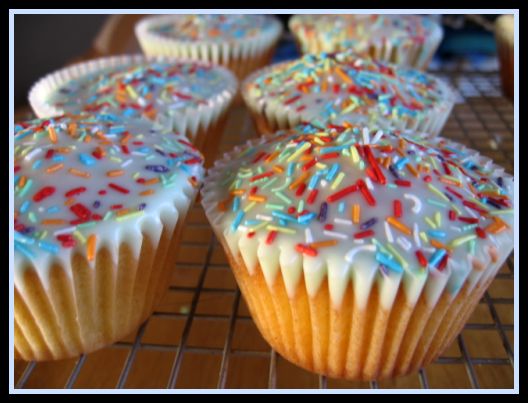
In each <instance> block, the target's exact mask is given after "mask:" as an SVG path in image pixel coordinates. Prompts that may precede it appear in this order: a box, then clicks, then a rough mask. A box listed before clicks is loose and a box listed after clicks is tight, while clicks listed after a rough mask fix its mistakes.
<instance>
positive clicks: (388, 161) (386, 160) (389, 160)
mask: <svg viewBox="0 0 528 403" xmlns="http://www.w3.org/2000/svg"><path fill="white" fill-rule="evenodd" d="M391 162H392V158H391V157H386V158H385V161H383V164H382V165H383V167H384V168H385V169H389V166H390V164H391Z"/></svg>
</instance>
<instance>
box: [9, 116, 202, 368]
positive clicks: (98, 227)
mask: <svg viewBox="0 0 528 403" xmlns="http://www.w3.org/2000/svg"><path fill="white" fill-rule="evenodd" d="M14 142H15V166H14V170H15V173H14V175H15V183H14V211H15V222H14V228H15V233H14V250H15V252H14V279H15V357H16V358H22V359H24V360H38V361H40V360H58V359H63V358H68V357H75V356H78V355H79V354H82V353H89V352H91V351H94V350H96V349H99V348H102V347H104V346H106V345H108V344H111V343H113V342H115V341H118V340H120V339H122V338H123V337H125V336H127V335H129V334H130V333H131V332H133V331H134V330H135V329H136V328H137V327H138V326H139V325H140V323H141V322H143V321H144V320H145V319H146V318H147V317H148V316H149V315H150V313H151V312H152V310H153V308H154V306H155V305H156V304H157V303H158V302H159V300H160V298H161V297H162V296H163V293H164V292H165V290H166V288H167V286H168V282H169V277H170V273H171V270H172V269H173V267H174V264H175V260H176V253H177V246H178V240H179V238H180V234H181V230H182V226H183V223H184V220H185V217H186V215H187V212H188V210H189V207H190V206H191V204H192V203H193V201H194V199H195V196H196V194H197V192H198V188H199V185H200V183H201V181H202V178H203V174H204V170H203V168H202V156H201V154H200V153H199V151H197V150H196V149H195V148H194V147H193V146H192V145H191V144H189V143H188V141H187V139H186V138H185V137H184V136H181V135H175V134H174V133H172V132H169V131H159V130H156V129H153V128H152V124H151V123H149V122H148V121H147V120H134V119H126V120H121V119H119V118H117V117H116V116H114V115H110V114H97V115H88V114H85V115H83V116H81V115H68V116H61V117H57V118H54V119H49V120H33V121H28V122H22V123H18V124H17V125H15V138H14Z"/></svg>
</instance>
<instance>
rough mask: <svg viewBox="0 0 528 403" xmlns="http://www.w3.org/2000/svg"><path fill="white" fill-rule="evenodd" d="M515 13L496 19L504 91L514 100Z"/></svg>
mask: <svg viewBox="0 0 528 403" xmlns="http://www.w3.org/2000/svg"><path fill="white" fill-rule="evenodd" d="M513 30H514V19H513V15H511V14H507V15H501V16H500V17H499V18H497V20H496V21H495V39H496V41H497V54H498V56H499V66H500V75H501V83H502V92H503V93H504V95H505V96H506V97H508V98H509V99H512V100H513V82H514V80H513V79H514V77H513V52H514V49H513V39H514V37H513V32H514V31H513Z"/></svg>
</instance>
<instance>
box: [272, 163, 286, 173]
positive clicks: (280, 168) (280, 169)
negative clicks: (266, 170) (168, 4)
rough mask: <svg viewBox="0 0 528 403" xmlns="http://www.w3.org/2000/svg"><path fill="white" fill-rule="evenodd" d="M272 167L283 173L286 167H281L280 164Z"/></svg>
mask: <svg viewBox="0 0 528 403" xmlns="http://www.w3.org/2000/svg"><path fill="white" fill-rule="evenodd" d="M271 169H273V170H274V171H275V172H277V173H278V174H281V173H283V172H284V168H283V167H281V166H280V165H273V167H272V168H271Z"/></svg>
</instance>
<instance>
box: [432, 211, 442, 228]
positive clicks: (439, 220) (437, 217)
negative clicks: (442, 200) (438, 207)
mask: <svg viewBox="0 0 528 403" xmlns="http://www.w3.org/2000/svg"><path fill="white" fill-rule="evenodd" d="M434 218H435V221H436V225H437V226H438V227H441V226H442V214H440V212H439V211H437V212H436V213H435V215H434Z"/></svg>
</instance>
